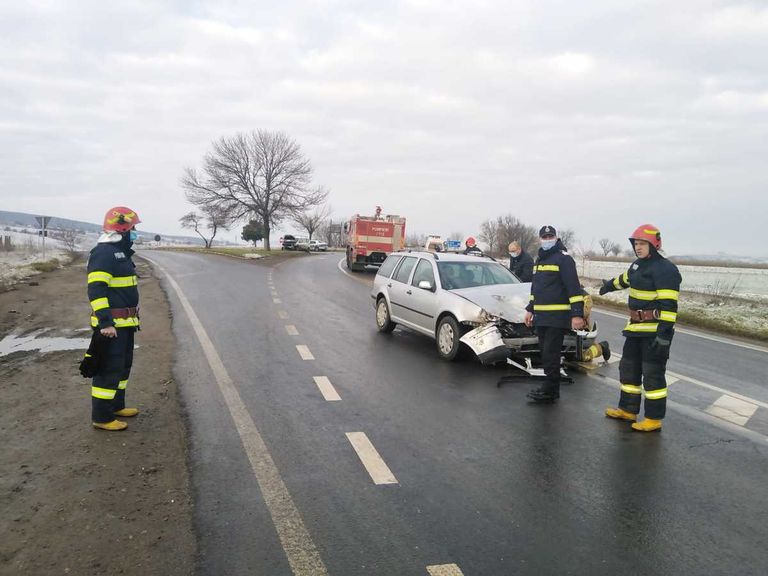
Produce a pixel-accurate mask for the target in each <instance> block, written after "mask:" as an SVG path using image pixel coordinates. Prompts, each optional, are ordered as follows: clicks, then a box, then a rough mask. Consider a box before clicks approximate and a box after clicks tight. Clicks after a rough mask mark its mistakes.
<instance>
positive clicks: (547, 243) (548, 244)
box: [541, 238, 557, 250]
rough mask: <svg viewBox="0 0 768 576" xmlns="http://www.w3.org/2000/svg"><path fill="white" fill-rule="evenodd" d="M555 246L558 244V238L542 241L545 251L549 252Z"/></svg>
mask: <svg viewBox="0 0 768 576" xmlns="http://www.w3.org/2000/svg"><path fill="white" fill-rule="evenodd" d="M555 244H557V238H555V239H554V240H542V241H541V247H542V248H544V250H549V249H550V248H552V247H553V246H554V245H555Z"/></svg>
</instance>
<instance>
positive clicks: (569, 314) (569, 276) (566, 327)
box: [525, 226, 586, 403]
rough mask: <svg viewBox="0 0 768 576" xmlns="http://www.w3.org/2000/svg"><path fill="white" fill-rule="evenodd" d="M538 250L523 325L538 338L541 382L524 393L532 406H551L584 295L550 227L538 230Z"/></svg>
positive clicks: (573, 266) (578, 325) (581, 314)
mask: <svg viewBox="0 0 768 576" xmlns="http://www.w3.org/2000/svg"><path fill="white" fill-rule="evenodd" d="M539 241H540V244H541V248H539V254H538V257H537V258H536V262H535V264H534V267H533V282H532V283H531V296H530V301H529V302H528V306H527V307H526V313H525V324H526V326H529V327H534V329H535V330H536V335H537V336H538V338H539V350H540V352H541V363H542V366H543V368H544V376H545V380H544V383H543V384H542V385H541V386H540V387H538V388H536V389H534V390H531V391H530V392H529V393H528V398H530V399H531V400H532V401H533V402H536V403H551V402H554V401H555V400H557V399H558V398H559V397H560V356H561V352H562V349H563V340H564V339H565V335H566V333H567V332H568V331H570V330H582V329H583V328H584V326H585V325H586V323H585V321H584V294H583V291H582V288H581V284H580V283H579V275H578V273H577V272H576V263H575V262H574V261H573V258H571V256H569V255H568V252H567V251H566V248H565V246H564V245H563V243H562V242H561V241H560V239H559V238H558V237H557V230H555V228H554V227H553V226H542V227H541V229H540V230H539Z"/></svg>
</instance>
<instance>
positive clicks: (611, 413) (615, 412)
mask: <svg viewBox="0 0 768 576" xmlns="http://www.w3.org/2000/svg"><path fill="white" fill-rule="evenodd" d="M605 415H606V416H608V418H614V419H615V420H629V421H630V422H634V421H635V420H637V414H632V412H627V411H626V410H622V409H621V408H606V409H605ZM632 426H634V424H632Z"/></svg>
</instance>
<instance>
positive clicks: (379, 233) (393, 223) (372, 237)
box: [344, 206, 405, 272]
mask: <svg viewBox="0 0 768 576" xmlns="http://www.w3.org/2000/svg"><path fill="white" fill-rule="evenodd" d="M344 231H345V232H346V234H347V268H349V269H350V270H352V271H356V272H359V271H362V270H365V267H366V266H374V267H376V268H378V267H379V266H381V263H382V262H384V260H385V259H386V258H387V256H389V255H390V254H391V253H392V252H397V251H398V250H402V248H403V246H405V218H401V217H400V216H394V215H386V216H382V215H381V208H380V207H378V206H377V207H376V215H375V216H360V215H359V214H355V215H354V216H353V217H352V218H350V220H349V222H347V223H346V224H344Z"/></svg>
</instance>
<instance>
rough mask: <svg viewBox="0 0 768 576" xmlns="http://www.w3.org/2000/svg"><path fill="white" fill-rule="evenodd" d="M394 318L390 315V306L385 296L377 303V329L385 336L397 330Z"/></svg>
mask: <svg viewBox="0 0 768 576" xmlns="http://www.w3.org/2000/svg"><path fill="white" fill-rule="evenodd" d="M395 326H397V324H395V323H394V322H392V317H391V316H390V315H389V305H388V304H387V299H386V298H384V297H383V296H382V297H381V298H379V299H378V301H377V302H376V328H377V329H378V330H379V332H381V333H383V334H389V333H390V332H392V330H394V329H395Z"/></svg>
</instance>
